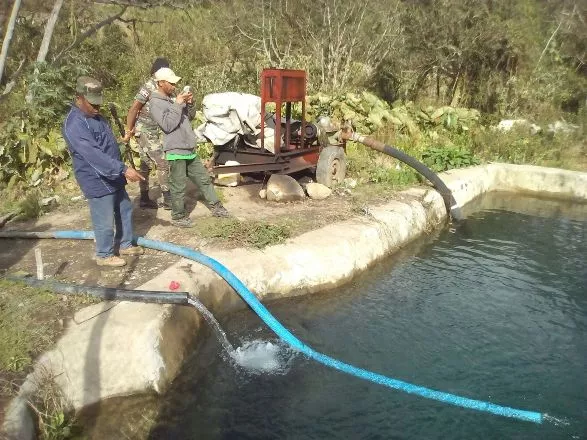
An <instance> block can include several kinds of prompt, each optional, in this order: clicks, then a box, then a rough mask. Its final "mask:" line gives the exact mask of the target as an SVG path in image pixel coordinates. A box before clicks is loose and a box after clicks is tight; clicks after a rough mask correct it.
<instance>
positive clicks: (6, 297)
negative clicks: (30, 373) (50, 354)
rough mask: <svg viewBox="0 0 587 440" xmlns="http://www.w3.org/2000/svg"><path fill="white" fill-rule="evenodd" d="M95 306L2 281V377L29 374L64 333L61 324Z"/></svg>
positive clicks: (81, 298) (86, 300) (87, 300)
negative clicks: (82, 307)
mask: <svg viewBox="0 0 587 440" xmlns="http://www.w3.org/2000/svg"><path fill="white" fill-rule="evenodd" d="M94 302H97V300H96V299H95V298H92V297H87V296H64V295H55V294H53V293H51V292H49V291H47V290H42V289H37V288H34V287H29V286H27V285H25V284H23V283H19V282H14V281H9V280H3V279H0V375H2V373H9V374H13V373H24V372H25V371H26V370H28V369H29V368H30V366H31V364H32V361H33V359H34V358H35V357H37V356H38V355H39V354H41V353H43V352H44V351H46V350H47V349H48V348H49V347H50V346H51V345H53V343H54V342H55V341H56V339H57V337H58V336H59V334H60V333H61V332H62V330H63V328H62V327H63V326H62V321H61V320H62V319H64V318H66V317H69V316H71V314H72V313H73V312H74V311H75V310H77V309H78V308H80V307H81V306H83V305H87V304H91V303H94Z"/></svg>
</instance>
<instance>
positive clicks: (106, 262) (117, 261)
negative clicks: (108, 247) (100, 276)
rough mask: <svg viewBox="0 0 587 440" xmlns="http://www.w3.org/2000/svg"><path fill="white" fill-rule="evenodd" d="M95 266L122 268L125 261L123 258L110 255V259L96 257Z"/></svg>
mask: <svg viewBox="0 0 587 440" xmlns="http://www.w3.org/2000/svg"><path fill="white" fill-rule="evenodd" d="M96 264H97V265H98V266H108V267H122V266H126V261H124V258H120V257H117V256H116V255H111V256H110V257H103V258H102V257H97V258H96Z"/></svg>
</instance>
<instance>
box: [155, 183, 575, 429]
mask: <svg viewBox="0 0 587 440" xmlns="http://www.w3.org/2000/svg"><path fill="white" fill-rule="evenodd" d="M489 206H491V207H493V208H495V207H498V208H499V209H488V207H489ZM504 209H507V211H506V210H504ZM468 210H469V211H474V210H477V211H476V212H475V213H473V214H470V215H469V217H468V219H467V220H466V221H465V222H464V223H463V224H461V225H458V226H456V227H454V228H446V229H444V230H442V231H440V232H438V233H437V234H436V235H435V236H434V237H428V238H427V239H425V240H420V241H418V242H416V243H413V244H412V245H411V246H409V247H408V248H407V249H406V250H404V251H402V252H400V253H398V254H396V255H394V256H393V257H392V258H390V259H388V260H386V261H384V262H382V263H380V264H378V265H377V266H376V267H375V268H373V269H372V270H370V271H369V272H368V273H366V274H364V275H362V276H360V277H358V278H356V279H355V280H354V281H353V282H352V283H350V284H349V285H348V286H345V287H344V288H340V289H336V290H335V291H329V292H325V293H323V294H319V295H312V296H307V297H301V298H295V299H289V300H282V301H275V302H272V303H270V304H268V308H269V310H270V311H271V312H272V313H274V314H275V315H276V317H277V318H278V319H279V320H280V321H281V322H282V323H283V324H284V325H285V326H286V327H288V328H289V329H291V330H292V332H293V333H294V334H295V335H296V336H298V337H299V338H300V339H302V340H303V341H305V342H306V343H308V344H309V345H310V346H312V347H313V348H315V349H316V350H318V351H321V352H323V353H325V354H328V355H331V356H333V357H336V358H338V359H341V360H343V361H345V362H348V363H351V364H354V365H356V366H359V367H362V368H366V369H369V370H371V371H375V372H378V373H382V374H385V375H387V376H391V377H394V378H398V379H401V380H404V381H408V382H411V383H414V384H418V385H423V386H426V387H429V388H433V389H436V390H441V391H446V392H450V393H454V394H458V395H462V396H465V397H469V398H473V399H480V400H487V401H491V402H493V403H497V404H501V405H507V406H512V407H516V408H521V409H527V410H532V411H538V412H541V413H547V414H548V415H549V416H552V418H548V420H547V421H546V422H545V423H543V424H542V425H536V424H533V423H529V422H522V421H517V420H513V419H507V418H503V417H498V416H495V415H490V414H486V413H483V412H478V411H473V410H467V409H463V408H458V407H454V406H450V405H446V404H443V403H439V402H435V401H431V400H427V399H424V398H421V397H417V396H413V395H408V394H405V393H402V392H400V391H394V390H390V389H387V388H383V387H381V386H378V385H376V384H372V383H369V382H365V381H362V380H359V379H356V378H353V377H351V376H348V375H345V374H342V373H339V372H336V371H334V370H331V369H329V368H326V367H323V366H321V365H319V364H317V363H315V362H313V361H310V360H308V359H305V358H304V357H303V356H300V355H295V354H292V353H291V352H289V351H288V350H287V349H285V348H282V349H281V350H282V355H281V356H280V357H278V358H277V359H278V360H279V361H280V362H282V365H281V367H280V368H276V369H274V370H273V371H270V372H263V373H259V372H258V371H257V372H251V371H249V370H247V369H244V368H241V367H239V366H236V365H235V364H234V362H231V361H230V359H228V358H227V356H225V355H224V356H219V355H218V354H219V352H221V350H222V347H221V345H220V344H219V343H218V342H217V341H216V339H214V338H210V339H208V340H207V341H206V343H205V344H204V345H203V346H202V347H200V349H199V350H198V352H197V353H195V354H194V355H193V356H192V357H191V358H190V359H189V360H188V361H187V362H186V364H185V365H184V367H183V370H182V373H181V375H180V377H179V378H178V379H177V380H176V381H175V382H174V383H173V385H172V387H171V389H170V391H169V392H168V393H167V394H166V395H165V396H162V398H161V399H160V400H159V402H158V405H159V409H158V415H157V417H155V418H154V419H153V426H152V428H151V431H150V434H149V436H148V438H150V439H274V438H287V439H290V438H291V439H331V438H332V439H338V438H340V439H506V438H507V439H512V438H515V439H582V438H586V435H587V374H586V371H587V368H586V367H587V287H586V286H587V265H586V264H585V256H586V255H587V222H586V219H587V206H585V205H577V204H574V203H568V202H559V201H545V200H536V199H531V198H528V197H521V196H512V195H507V194H494V195H492V196H490V197H486V198H485V199H484V201H480V202H477V203H476V204H474V205H471V206H469V207H468ZM512 211H516V212H512ZM221 325H222V327H223V328H224V330H225V331H226V333H227V335H228V338H229V339H230V341H231V342H232V344H233V345H234V346H239V345H243V344H245V343H247V342H251V341H264V343H266V342H267V341H272V342H273V344H274V345H273V347H274V346H279V342H278V341H277V340H276V339H275V337H274V335H273V334H272V333H271V332H270V331H269V330H267V328H266V326H265V325H264V324H263V323H262V322H260V320H259V319H258V318H257V317H256V316H255V315H254V314H253V313H252V312H249V311H243V312H239V313H234V314H232V315H230V316H227V317H224V318H223V319H221Z"/></svg>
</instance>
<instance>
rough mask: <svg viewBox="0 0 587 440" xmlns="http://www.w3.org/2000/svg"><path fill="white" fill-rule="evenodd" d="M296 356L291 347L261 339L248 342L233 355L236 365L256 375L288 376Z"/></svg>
mask: <svg viewBox="0 0 587 440" xmlns="http://www.w3.org/2000/svg"><path fill="white" fill-rule="evenodd" d="M295 355H296V352H294V351H293V350H291V349H290V348H289V347H286V346H283V345H281V344H279V343H273V342H270V341H263V340H259V339H256V340H254V341H247V342H245V343H243V345H242V347H238V348H237V349H236V350H235V351H234V352H232V353H231V357H232V359H233V360H234V362H235V363H236V364H238V365H239V366H241V367H243V368H244V369H246V370H247V371H248V372H251V373H256V374H261V373H271V374H286V373H287V372H288V371H289V366H290V364H291V361H292V360H293V358H294V357H295Z"/></svg>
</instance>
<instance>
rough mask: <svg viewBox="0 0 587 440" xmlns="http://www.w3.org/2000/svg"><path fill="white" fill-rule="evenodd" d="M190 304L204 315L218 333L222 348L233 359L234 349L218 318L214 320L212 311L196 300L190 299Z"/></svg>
mask: <svg viewBox="0 0 587 440" xmlns="http://www.w3.org/2000/svg"><path fill="white" fill-rule="evenodd" d="M188 303H189V304H191V305H192V306H194V307H195V308H196V309H198V311H199V312H200V313H201V314H202V316H203V317H204V319H205V320H206V322H207V323H208V325H210V327H212V330H214V333H216V337H217V338H218V340H219V341H220V342H221V343H222V347H224V350H226V352H227V353H228V354H229V355H230V356H231V357H232V353H234V347H233V346H232V344H231V343H230V342H229V341H228V338H227V337H226V333H224V330H222V327H220V324H219V323H218V321H216V318H214V315H212V313H211V312H210V310H208V309H207V308H206V307H205V306H204V304H202V303H201V302H200V301H198V300H197V299H195V298H191V297H190V298H188Z"/></svg>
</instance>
